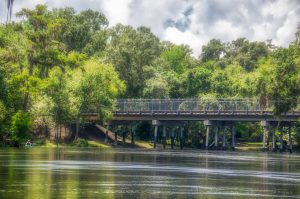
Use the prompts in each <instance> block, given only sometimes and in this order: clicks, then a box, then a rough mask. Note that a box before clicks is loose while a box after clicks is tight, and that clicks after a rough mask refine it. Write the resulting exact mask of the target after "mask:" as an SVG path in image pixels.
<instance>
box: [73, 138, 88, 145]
mask: <svg viewBox="0 0 300 199" xmlns="http://www.w3.org/2000/svg"><path fill="white" fill-rule="evenodd" d="M71 145H72V146H77V147H88V146H89V143H88V141H87V140H86V139H81V138H79V139H77V140H75V141H74V142H73V143H72V144H71Z"/></svg>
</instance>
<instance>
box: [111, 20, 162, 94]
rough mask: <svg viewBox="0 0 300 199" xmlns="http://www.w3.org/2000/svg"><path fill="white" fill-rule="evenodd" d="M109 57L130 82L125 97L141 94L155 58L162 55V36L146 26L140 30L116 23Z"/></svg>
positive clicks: (123, 78) (122, 75)
mask: <svg viewBox="0 0 300 199" xmlns="http://www.w3.org/2000/svg"><path fill="white" fill-rule="evenodd" d="M106 51H107V53H106V54H107V60H108V62H111V63H112V64H113V65H114V66H115V67H116V70H117V71H118V73H119V76H120V78H121V79H122V80H124V81H125V83H126V85H127V90H126V92H125V93H124V95H123V96H126V97H127V98H134V97H141V96H142V95H143V88H144V87H145V84H146V80H147V79H148V78H150V77H151V76H152V74H149V73H148V72H147V70H148V68H149V66H151V65H152V63H153V61H154V60H155V58H157V57H158V56H159V55H160V51H161V50H160V43H159V39H158V38H157V37H156V36H155V35H154V34H153V33H152V32H151V31H150V29H148V28H146V27H139V28H137V29H136V30H135V29H133V28H132V27H131V26H123V25H120V24H118V25H116V26H115V27H113V28H112V29H111V30H110V42H109V45H108V48H107V50H106Z"/></svg>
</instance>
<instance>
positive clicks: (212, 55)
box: [201, 39, 225, 62]
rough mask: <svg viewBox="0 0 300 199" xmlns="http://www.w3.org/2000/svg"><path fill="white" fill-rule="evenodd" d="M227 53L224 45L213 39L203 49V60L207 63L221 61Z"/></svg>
mask: <svg viewBox="0 0 300 199" xmlns="http://www.w3.org/2000/svg"><path fill="white" fill-rule="evenodd" d="M224 52H225V46H224V44H223V43H222V42H221V41H220V40H218V39H212V40H210V41H209V42H208V44H206V45H204V46H203V47H202V53H201V59H202V61H204V62H206V61H208V60H215V61H217V60H219V59H220V58H221V55H222V54H223V53H224Z"/></svg>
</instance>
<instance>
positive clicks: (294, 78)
mask: <svg viewBox="0 0 300 199" xmlns="http://www.w3.org/2000/svg"><path fill="white" fill-rule="evenodd" d="M295 51H296V49H294V48H292V47H290V48H289V49H283V48H280V49H278V50H277V51H276V52H275V53H274V54H273V59H274V64H275V68H274V76H273V78H272V84H271V96H272V99H273V100H275V104H274V113H275V114H276V115H281V114H283V113H287V112H288V111H289V110H291V109H292V108H294V107H295V106H296V105H297V102H298V101H297V100H298V98H299V94H300V79H299V69H300V68H299V67H300V66H299V65H296V63H295V56H299V54H296V52H295Z"/></svg>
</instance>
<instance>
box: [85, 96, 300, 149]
mask: <svg viewBox="0 0 300 199" xmlns="http://www.w3.org/2000/svg"><path fill="white" fill-rule="evenodd" d="M274 103H275V102H274V101H271V102H268V103H264V104H262V103H259V101H258V100H256V99H234V100H233V99H207V100H195V99H176V100H175V99H123V100H118V101H117V103H116V108H115V110H114V111H113V119H112V120H111V121H109V122H108V123H107V125H108V128H109V126H111V125H130V124H131V123H132V122H136V121H152V124H153V125H154V129H155V130H154V147H156V142H157V133H158V128H159V127H162V128H163V135H162V137H163V146H164V148H165V145H166V135H167V132H166V131H167V128H171V136H170V137H171V147H172V148H173V146H174V128H179V129H180V131H179V134H180V136H179V137H180V146H181V148H182V147H183V137H184V136H183V135H184V128H183V124H184V122H187V121H204V125H205V126H206V136H205V137H206V140H205V148H206V149H209V148H211V147H215V148H217V147H219V141H220V140H222V147H223V148H225V147H228V146H229V145H230V146H231V148H233V149H234V147H235V130H234V125H235V122H260V123H261V125H262V126H263V128H264V135H263V146H262V147H263V148H266V140H267V136H268V135H271V136H272V148H273V150H275V147H276V146H275V145H276V140H279V141H280V149H281V150H283V148H284V143H283V134H284V132H285V130H287V132H288V134H289V144H288V148H289V150H292V137H291V127H292V126H293V125H294V124H295V123H296V122H297V121H298V119H299V117H300V106H299V107H297V108H295V109H293V110H291V111H290V112H288V113H286V114H284V115H281V116H280V117H278V116H275V115H274V114H273V104H274ZM86 115H88V116H93V115H94V116H95V113H94V112H92V111H91V112H89V113H86ZM275 127H276V128H277V127H279V129H280V132H281V134H280V136H279V138H277V137H276V135H275ZM228 129H230V132H227V131H228ZM228 133H230V137H231V143H226V135H227V134H228ZM133 134H134V133H133ZM227 137H228V136H227ZM220 138H221V139H220Z"/></svg>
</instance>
